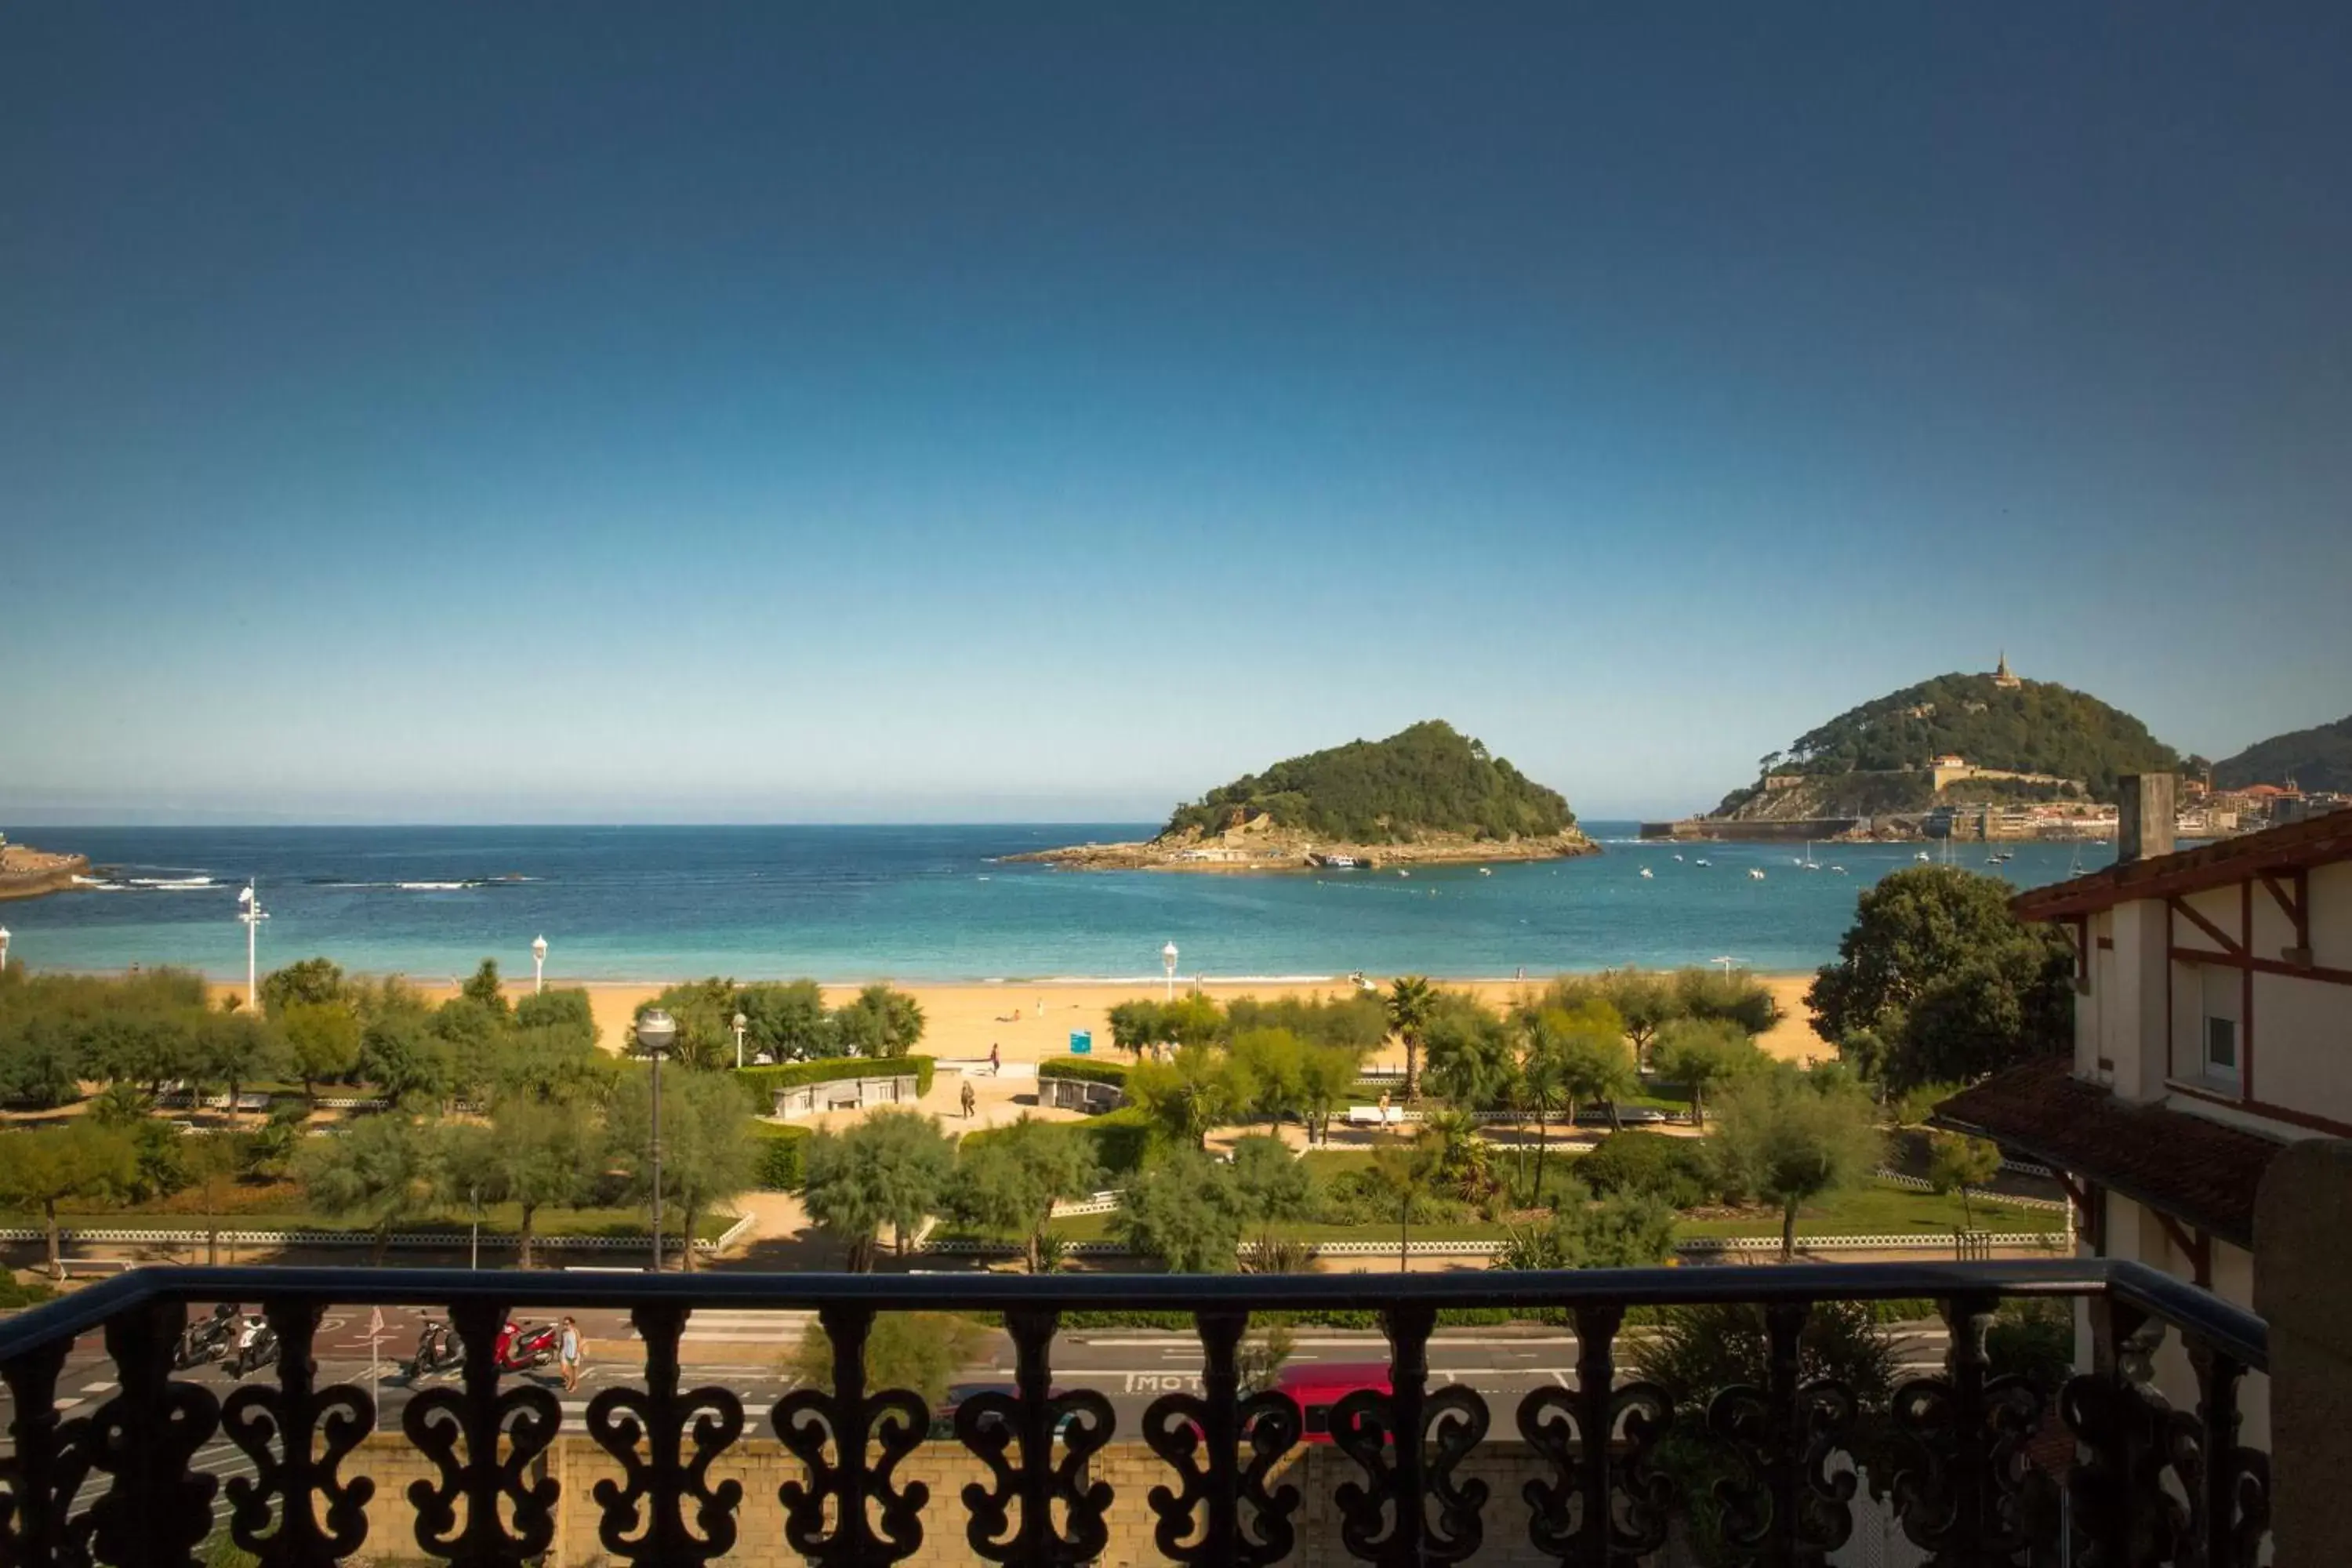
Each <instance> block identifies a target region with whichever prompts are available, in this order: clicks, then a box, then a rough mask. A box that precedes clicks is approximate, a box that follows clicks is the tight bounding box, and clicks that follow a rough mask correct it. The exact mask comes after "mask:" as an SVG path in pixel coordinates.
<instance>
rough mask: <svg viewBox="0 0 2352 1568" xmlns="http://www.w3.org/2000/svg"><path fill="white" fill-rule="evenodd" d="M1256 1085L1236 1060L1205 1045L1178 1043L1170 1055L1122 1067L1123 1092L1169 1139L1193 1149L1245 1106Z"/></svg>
mask: <svg viewBox="0 0 2352 1568" xmlns="http://www.w3.org/2000/svg"><path fill="white" fill-rule="evenodd" d="M1255 1089H1256V1086H1255V1084H1253V1083H1252V1082H1251V1081H1250V1078H1249V1074H1248V1073H1247V1071H1246V1070H1244V1068H1242V1067H1241V1065H1240V1064H1239V1063H1236V1062H1234V1060H1233V1059H1232V1058H1229V1057H1227V1056H1226V1055H1225V1054H1224V1053H1223V1052H1221V1051H1218V1050H1216V1049H1215V1048H1214V1047H1209V1046H1184V1047H1180V1048H1179V1049H1178V1051H1177V1052H1176V1055H1175V1057H1174V1058H1173V1059H1172V1060H1171V1061H1168V1062H1165V1063H1161V1062H1138V1063H1136V1064H1135V1066H1134V1067H1132V1068H1129V1069H1128V1075H1127V1098H1128V1101H1129V1103H1130V1104H1132V1105H1134V1106H1136V1107H1138V1108H1139V1110H1142V1112H1143V1114H1144V1115H1145V1116H1146V1117H1147V1118H1149V1119H1150V1121H1151V1123H1152V1125H1153V1126H1155V1127H1157V1128H1158V1129H1159V1130H1160V1132H1161V1133H1162V1134H1163V1135H1164V1136H1166V1137H1167V1138H1168V1139H1169V1140H1170V1141H1171V1142H1176V1143H1181V1144H1183V1145H1185V1146H1187V1147H1189V1148H1193V1149H1199V1148H1202V1147H1203V1146H1205V1145H1206V1143H1207V1142H1208V1138H1209V1133H1210V1132H1211V1131H1213V1129H1215V1128H1219V1127H1224V1126H1229V1125H1231V1124H1232V1123H1234V1122H1236V1121H1240V1120H1241V1119H1242V1118H1243V1117H1244V1116H1245V1115H1247V1114H1248V1112H1249V1105H1250V1101H1251V1100H1252V1099H1253V1098H1254V1097H1255Z"/></svg>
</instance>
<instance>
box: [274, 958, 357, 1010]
mask: <svg viewBox="0 0 2352 1568" xmlns="http://www.w3.org/2000/svg"><path fill="white" fill-rule="evenodd" d="M345 999H346V998H345V995H344V991H343V966H342V965H341V964H340V963H336V962H335V961H334V960H332V959H330V958H306V959H303V960H302V961H301V962H299V963H289V964H288V965H287V966H286V967H285V968H283V969H273V970H271V971H270V972H269V973H267V974H265V975H263V976H262V977H261V1008H262V1011H263V1012H265V1013H267V1014H268V1015H269V1016H271V1017H273V1018H274V1017H276V1016H278V1014H280V1013H283V1012H284V1011H285V1010H286V1009H287V1008H288V1007H289V1006H291V1005H295V1004H296V1003H304V1004H308V1005H310V1006H314V1007H318V1006H325V1005H329V1004H331V1003H336V1002H341V1001H343V1000H345Z"/></svg>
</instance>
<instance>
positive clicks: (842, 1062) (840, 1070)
mask: <svg viewBox="0 0 2352 1568" xmlns="http://www.w3.org/2000/svg"><path fill="white" fill-rule="evenodd" d="M937 1066H938V1064H937V1063H936V1062H935V1061H934V1060H933V1058H929V1057H819V1058H816V1059H815V1060H814V1061H806V1062H782V1063H779V1064H777V1065H775V1066H773V1067H763V1068H741V1069H740V1070H738V1071H737V1073H736V1074H735V1080H736V1081H737V1082H738V1083H740V1084H741V1085H742V1086H743V1093H744V1095H745V1096H746V1097H747V1098H748V1099H749V1100H751V1106H752V1109H753V1110H758V1111H759V1112H760V1113H761V1115H765V1114H766V1113H767V1112H768V1111H769V1110H771V1109H772V1107H773V1106H774V1105H775V1103H776V1091H777V1090H778V1089H799V1088H800V1087H802V1086H803V1084H812V1083H832V1082H834V1081H835V1080H837V1079H845V1078H896V1077H903V1076H904V1075H906V1074H908V1073H909V1072H911V1073H913V1074H914V1075H915V1093H916V1094H917V1095H918V1096H922V1095H926V1094H929V1093H930V1092H931V1075H932V1073H933V1072H934V1070H936V1068H937Z"/></svg>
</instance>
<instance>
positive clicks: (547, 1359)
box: [498, 1319, 562, 1372]
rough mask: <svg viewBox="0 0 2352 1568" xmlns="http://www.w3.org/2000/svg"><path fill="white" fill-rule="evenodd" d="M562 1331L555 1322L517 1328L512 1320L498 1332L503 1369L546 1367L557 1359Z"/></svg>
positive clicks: (505, 1370)
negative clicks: (556, 1354)
mask: <svg viewBox="0 0 2352 1568" xmlns="http://www.w3.org/2000/svg"><path fill="white" fill-rule="evenodd" d="M560 1342H562V1330H561V1329H559V1328H557V1327H556V1325H554V1324H553V1323H533V1324H532V1325H531V1326H530V1327H529V1328H527V1329H518V1328H517V1327H515V1325H514V1321H513V1320H512V1319H509V1320H508V1321H507V1325H506V1327H505V1328H503V1329H500V1330H499V1342H498V1363H499V1371H500V1372H529V1371H530V1369H531V1368H533V1367H541V1366H546V1365H548V1364H550V1363H552V1362H553V1361H554V1360H555V1352H556V1350H557V1348H558V1346H559V1344H560Z"/></svg>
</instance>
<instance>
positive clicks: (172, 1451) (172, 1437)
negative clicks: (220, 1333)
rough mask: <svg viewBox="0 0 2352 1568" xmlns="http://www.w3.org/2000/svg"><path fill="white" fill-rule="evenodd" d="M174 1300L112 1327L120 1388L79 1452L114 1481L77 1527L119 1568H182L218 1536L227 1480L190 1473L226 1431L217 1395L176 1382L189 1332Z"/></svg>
mask: <svg viewBox="0 0 2352 1568" xmlns="http://www.w3.org/2000/svg"><path fill="white" fill-rule="evenodd" d="M187 1321H188V1310H187V1308H186V1307H185V1306H184V1305H183V1304H182V1303H180V1302H177V1301H144V1302H142V1303H140V1304H139V1305H137V1306H135V1307H131V1308H129V1309H127V1310H124V1311H123V1312H121V1314H119V1315H118V1316H116V1317H114V1318H112V1319H110V1320H109V1321H108V1322H107V1325H106V1350H107V1353H108V1354H109V1355H110V1356H112V1357H113V1358H114V1365H115V1370H116V1372H117V1373H119V1374H120V1375H121V1380H122V1387H121V1392H119V1393H118V1394H115V1396H114V1397H113V1398H112V1399H110V1400H108V1401H107V1402H106V1403H105V1404H104V1405H100V1407H99V1408H98V1410H97V1412H96V1413H95V1414H94V1415H91V1416H90V1417H89V1426H88V1427H87V1428H86V1429H84V1431H83V1432H82V1433H81V1434H80V1435H79V1439H78V1441H77V1443H76V1445H75V1446H76V1447H77V1448H78V1449H79V1451H80V1452H81V1453H82V1454H83V1455H84V1456H85V1457H86V1458H88V1460H89V1468H91V1469H93V1470H97V1471H99V1472H100V1473H102V1474H105V1475H109V1476H111V1477H113V1478H114V1480H113V1485H111V1486H110V1487H109V1488H108V1489H107V1491H106V1495H105V1496H103V1497H101V1498H100V1499H99V1500H97V1501H96V1502H95V1503H93V1504H91V1505H90V1510H89V1517H88V1518H87V1519H85V1520H81V1521H76V1524H75V1526H74V1527H73V1528H74V1529H76V1530H77V1531H84V1530H86V1531H87V1532H88V1534H87V1538H88V1542H89V1554H90V1555H91V1556H93V1557H94V1558H96V1559H97V1560H98V1561H99V1562H100V1563H110V1564H113V1565H115V1568H165V1565H166V1564H168V1565H170V1568H185V1564H186V1563H188V1561H189V1560H190V1558H191V1557H192V1556H193V1555H194V1552H195V1550H196V1548H197V1547H198V1546H199V1545H201V1544H202V1543H203V1542H204V1539H205V1536H207V1535H209V1534H211V1533H212V1528H213V1495H214V1493H215V1492H216V1491H217V1490H218V1489H219V1487H220V1483H219V1482H218V1481H217V1480H215V1479H214V1478H212V1477H211V1476H200V1475H195V1474H194V1473H192V1472H191V1471H190V1470H189V1468H188V1464H189V1461H190V1460H192V1459H193V1458H195V1455H196V1450H197V1449H199V1448H201V1447H204V1446H205V1443H206V1442H208V1441H209V1440H210V1439H211V1437H212V1435H213V1433H214V1432H215V1430H216V1429H217V1428H218V1426H219V1425H220V1402H219V1401H218V1400H216V1399H215V1398H214V1397H213V1395H212V1393H211V1391H210V1390H208V1389H205V1388H204V1387H201V1386H199V1385H198V1384H193V1383H174V1382H173V1381H172V1348H173V1345H175V1344H177V1343H178V1342H179V1338H180V1331H181V1330H182V1329H183V1328H184V1327H185V1326H186V1324H187Z"/></svg>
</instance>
